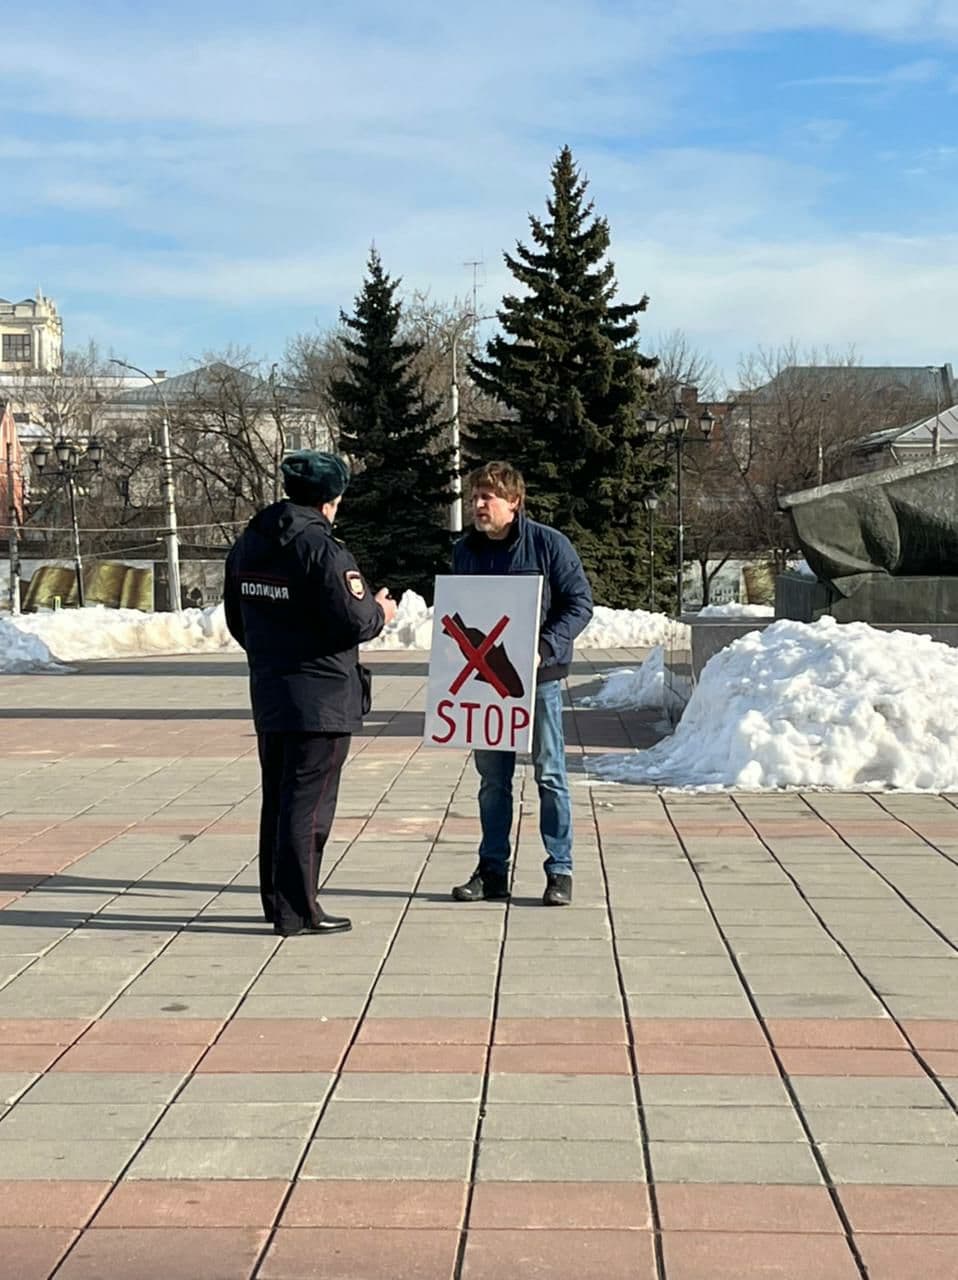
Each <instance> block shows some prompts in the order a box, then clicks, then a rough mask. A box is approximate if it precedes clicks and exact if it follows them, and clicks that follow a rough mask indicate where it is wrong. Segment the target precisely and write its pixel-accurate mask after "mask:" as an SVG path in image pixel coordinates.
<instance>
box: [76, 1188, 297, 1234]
mask: <svg viewBox="0 0 958 1280" xmlns="http://www.w3.org/2000/svg"><path fill="white" fill-rule="evenodd" d="M288 1187H289V1183H287V1182H284V1181H267V1180H263V1181H244V1182H230V1181H225V1180H224V1181H222V1182H202V1181H200V1180H198V1179H194V1180H192V1181H188V1182H172V1181H160V1182H150V1181H139V1182H128V1181H124V1182H120V1183H118V1184H117V1185H116V1186H115V1187H114V1188H113V1191H112V1194H111V1195H110V1197H109V1199H108V1200H107V1201H106V1203H105V1204H104V1205H103V1206H102V1208H101V1209H100V1211H99V1213H98V1214H97V1215H96V1218H95V1219H94V1221H93V1226H94V1227H96V1228H100V1227H164V1228H169V1227H183V1228H196V1227H254V1228H255V1227H260V1228H265V1227H270V1226H272V1225H273V1223H274V1222H275V1220H276V1215H277V1214H278V1213H279V1209H280V1205H281V1203H282V1200H283V1197H284V1196H285V1195H286V1192H287V1189H288Z"/></svg>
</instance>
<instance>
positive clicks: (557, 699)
mask: <svg viewBox="0 0 958 1280" xmlns="http://www.w3.org/2000/svg"><path fill="white" fill-rule="evenodd" d="M468 484H469V489H470V495H471V503H472V521H473V529H472V530H471V531H470V532H469V533H467V534H466V535H465V537H463V538H461V539H460V540H459V541H458V542H457V543H456V545H455V548H454V549H453V563H452V569H453V573H454V574H471V575H479V576H485V577H489V576H495V577H515V578H516V579H517V581H515V582H514V583H513V584H511V587H510V585H509V584H507V583H502V584H501V587H500V588H499V590H498V591H497V601H498V606H497V612H500V613H501V616H500V618H499V619H498V621H497V622H496V624H495V625H494V626H493V627H492V628H490V630H489V631H488V632H487V633H483V632H482V631H480V630H478V629H476V628H475V627H470V626H469V625H468V619H467V620H465V621H464V620H463V618H462V617H461V616H458V615H456V616H452V617H444V618H442V619H441V620H437V626H438V625H441V626H442V627H443V629H444V631H445V632H446V634H447V635H449V636H450V637H451V638H452V639H453V640H454V641H455V642H456V644H457V645H458V646H459V649H460V650H461V652H462V655H463V663H464V668H463V678H466V677H468V676H470V675H471V676H474V677H475V678H476V679H477V680H480V681H482V682H484V683H485V684H488V685H489V686H491V688H492V689H493V690H494V691H496V692H497V693H499V694H500V695H501V697H502V699H503V700H504V699H505V698H506V697H507V696H509V697H512V698H516V697H521V696H522V693H523V690H524V684H523V679H522V672H520V671H518V670H517V669H516V666H515V665H514V663H513V661H512V659H511V658H510V654H509V636H510V633H509V629H508V624H509V619H510V610H512V612H513V613H515V612H517V611H518V610H517V608H516V606H519V605H520V600H519V599H518V597H519V596H520V595H524V594H527V592H526V588H527V586H531V583H530V582H529V579H530V578H535V576H536V575H539V577H540V580H541V596H540V600H539V654H538V671H537V672H536V673H535V684H536V688H535V703H534V707H535V718H534V725H533V734H532V763H533V767H534V770H535V780H536V786H537V787H538V790H539V831H540V834H541V836H542V843H543V845H544V846H545V850H546V860H545V864H544V865H545V872H546V889H545V893H544V895H543V899H542V900H543V902H544V903H545V905H546V906H555V907H558V906H566V905H568V903H570V902H571V901H572V805H571V801H570V798H569V781H568V777H567V774H566V763H565V737H564V734H563V730H562V680H563V678H564V677H565V676H566V675H567V674H568V672H569V666H570V664H571V662H572V646H573V642H574V640H575V637H576V636H577V635H578V634H579V632H580V631H582V630H584V629H585V627H586V626H587V624H588V622H589V619H590V618H591V617H592V591H591V589H590V587H589V581H588V579H587V578H586V576H585V570H584V569H583V568H582V562H581V560H580V559H579V556H578V554H577V553H576V550H575V548H574V547H573V545H572V543H571V542H570V541H569V539H568V538H567V537H565V535H564V534H562V533H559V531H558V530H557V529H552V528H550V527H549V526H548V525H544V524H539V523H537V522H536V521H535V520H530V519H529V517H528V516H527V515H526V514H525V511H524V509H523V508H524V505H525V492H526V490H525V482H524V481H523V478H522V475H521V473H520V472H519V471H517V470H516V468H515V467H513V466H510V465H509V463H506V462H490V463H487V464H486V465H485V466H483V467H479V468H478V470H476V471H473V473H472V474H471V475H470V476H469V479H468ZM523 580H524V581H523ZM477 586H478V584H477ZM463 705H466V704H463ZM497 710H498V709H497V708H496V707H495V706H494V705H493V706H492V707H487V708H486V711H485V720H486V721H488V719H489V716H490V711H497ZM442 714H443V712H442V704H441V703H440V705H439V715H440V716H442ZM524 714H526V713H524V712H523V710H522V708H521V707H518V706H515V705H513V706H512V707H511V711H510V715H509V717H508V718H507V717H506V716H505V715H504V714H503V713H502V712H499V715H500V716H501V718H502V729H501V734H500V737H499V739H494V738H491V737H490V729H489V725H488V723H485V724H484V725H483V729H484V733H485V740H486V741H488V742H492V741H497V742H501V744H502V745H501V746H497V749H494V750H489V749H485V748H483V749H477V750H476V751H475V761H476V769H477V770H478V773H479V778H480V783H479V820H480V823H481V826H482V841H481V843H480V845H479V864H478V866H477V867H476V869H475V871H474V872H473V874H472V876H471V877H470V879H469V880H468V881H467V882H466V883H465V884H462V885H458V886H457V887H456V888H455V889H453V891H452V895H453V897H454V898H456V899H458V900H459V901H460V902H475V901H477V900H479V899H481V898H485V899H505V898H508V897H509V861H510V857H511V853H512V847H511V844H510V832H511V829H512V809H513V800H512V779H513V775H514V773H515V767H516V753H515V750H508V749H503V747H506V748H508V747H509V746H510V745H512V744H514V743H515V742H516V740H517V734H518V733H521V730H522V728H523V727H525V726H523V725H522V723H521V720H520V721H519V722H518V723H517V719H516V717H517V716H519V717H521V716H522V715H524ZM492 719H493V721H494V723H493V725H492V732H493V733H495V732H496V731H497V729H498V722H497V721H496V718H495V716H493V717H492ZM527 725H528V719H526V726H527ZM510 733H511V735H512V736H511V738H510V737H508V736H506V735H509V734H510ZM477 736H478V735H477ZM436 741H437V742H438V741H441V739H440V738H436Z"/></svg>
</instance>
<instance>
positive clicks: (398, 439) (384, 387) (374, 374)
mask: <svg viewBox="0 0 958 1280" xmlns="http://www.w3.org/2000/svg"><path fill="white" fill-rule="evenodd" d="M399 284H400V281H399V280H398V279H396V280H393V279H390V277H389V276H388V275H387V274H386V273H385V271H384V270H383V266H382V262H381V260H380V257H379V254H378V253H377V252H376V250H375V249H373V250H372V251H371V252H370V255H369V262H368V265H367V272H366V278H365V280H364V282H363V287H362V292H361V293H360V294H359V296H358V297H357V298H356V304H355V312H354V314H353V315H351V316H350V315H346V314H345V313H344V312H341V313H340V318H341V320H342V322H343V324H344V325H345V327H346V330H347V335H348V336H347V337H346V338H345V339H344V342H343V345H344V347H345V349H346V352H347V372H346V375H345V377H343V378H341V379H335V380H333V381H332V382H331V383H330V388H329V390H330V399H331V401H332V405H333V408H334V411H335V413H336V416H337V418H338V421H339V428H340V447H341V449H342V450H343V451H344V452H345V453H347V454H348V455H349V457H350V458H351V460H352V463H353V476H352V479H351V481H350V484H349V488H348V489H347V491H346V496H345V497H344V499H343V506H342V512H343V514H342V518H341V520H340V521H339V522H337V532H338V531H339V530H340V528H341V530H342V536H343V539H344V540H345V542H346V544H347V545H348V547H349V549H350V551H352V552H353V554H354V555H355V556H356V559H357V561H358V562H359V565H360V567H361V568H362V570H363V573H364V574H365V575H366V577H367V578H368V579H369V580H370V581H371V582H373V583H374V584H375V585H376V586H377V587H378V586H381V585H388V586H389V587H390V588H391V589H392V591H393V594H394V595H397V596H398V593H399V592H400V591H405V590H407V589H411V590H413V591H416V592H418V593H419V594H420V595H423V596H426V598H427V599H429V600H431V599H432V585H433V578H434V576H435V574H436V572H437V571H439V572H442V571H443V570H444V569H445V566H446V563H447V561H448V558H449V533H448V529H447V523H448V508H449V503H450V501H451V484H452V450H451V448H450V447H449V446H448V445H446V444H445V442H444V436H445V433H446V429H447V424H446V423H445V422H443V421H442V420H441V419H440V417H439V403H438V401H429V400H428V399H427V397H426V394H425V391H424V388H423V385H422V381H421V378H420V376H419V375H418V374H417V373H416V372H415V371H414V370H413V368H412V364H413V361H414V360H415V359H416V357H417V355H418V354H419V351H420V347H419V346H418V345H417V344H416V343H414V342H405V341H402V340H401V338H400V323H401V316H402V305H401V303H400V302H399V300H398V299H397V297H396V291H397V289H398V287H399Z"/></svg>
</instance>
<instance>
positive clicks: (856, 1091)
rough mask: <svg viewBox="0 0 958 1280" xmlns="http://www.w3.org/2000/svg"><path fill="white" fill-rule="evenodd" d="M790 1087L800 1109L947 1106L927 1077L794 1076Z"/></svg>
mask: <svg viewBox="0 0 958 1280" xmlns="http://www.w3.org/2000/svg"><path fill="white" fill-rule="evenodd" d="M791 1084H792V1088H793V1089H794V1090H795V1093H796V1095H797V1097H798V1100H799V1102H800V1103H801V1104H802V1106H803V1107H946V1106H947V1105H948V1104H947V1102H946V1101H945V1099H944V1098H943V1097H942V1096H941V1093H940V1092H939V1091H938V1089H936V1088H935V1086H934V1084H933V1083H932V1082H931V1081H930V1080H929V1079H928V1078H927V1076H924V1077H922V1079H920V1080H916V1079H910V1078H908V1077H905V1076H898V1077H895V1076H886V1077H872V1078H867V1077H864V1076H860V1077H857V1078H853V1077H847V1076H795V1077H794V1078H793V1079H792V1082H791Z"/></svg>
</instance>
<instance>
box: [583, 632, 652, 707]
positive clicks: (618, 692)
mask: <svg viewBox="0 0 958 1280" xmlns="http://www.w3.org/2000/svg"><path fill="white" fill-rule="evenodd" d="M604 680H605V683H604V684H603V686H602V688H601V689H600V690H599V692H598V693H597V694H595V695H594V696H593V697H591V698H578V699H577V700H576V705H577V706H580V707H601V708H603V709H605V710H607V711H611V710H622V709H625V708H637V707H661V706H662V704H663V702H664V700H665V651H664V650H663V649H662V647H661V645H657V646H656V647H655V648H654V649H653V650H652V652H651V653H650V654H649V656H648V658H646V660H645V662H643V663H642V665H641V666H640V667H637V668H635V669H633V668H631V667H626V668H624V669H623V670H622V671H613V672H611V673H610V674H609V675H607V676H605V677H604Z"/></svg>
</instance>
